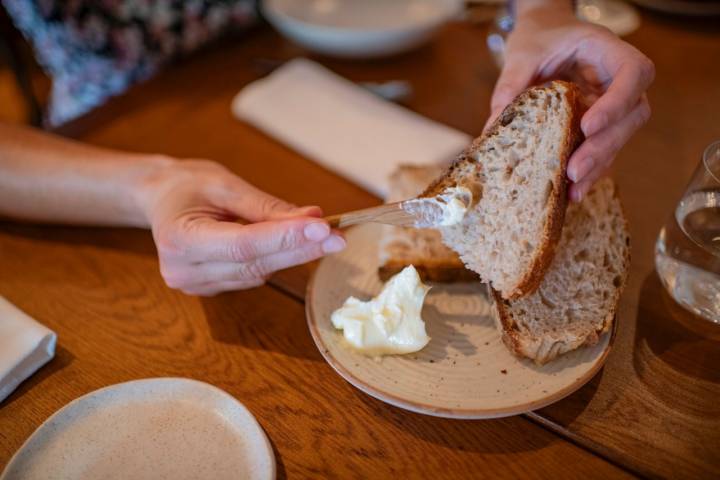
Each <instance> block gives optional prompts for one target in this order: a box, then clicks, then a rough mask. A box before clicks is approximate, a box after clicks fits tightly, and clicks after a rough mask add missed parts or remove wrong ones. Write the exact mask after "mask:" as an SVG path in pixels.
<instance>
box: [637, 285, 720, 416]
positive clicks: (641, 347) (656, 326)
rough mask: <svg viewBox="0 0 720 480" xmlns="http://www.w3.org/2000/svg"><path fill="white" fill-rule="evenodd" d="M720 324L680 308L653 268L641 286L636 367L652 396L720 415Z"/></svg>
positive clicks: (676, 406)
mask: <svg viewBox="0 0 720 480" xmlns="http://www.w3.org/2000/svg"><path fill="white" fill-rule="evenodd" d="M719 365H720V325H716V324H713V323H712V322H709V321H707V320H704V319H702V318H700V317H698V316H695V315H693V314H691V313H690V312H688V311H686V310H685V309H683V308H682V307H680V306H679V305H678V304H677V303H675V301H674V300H673V299H672V297H670V295H669V294H668V293H667V292H666V291H665V288H664V287H663V285H662V283H661V282H660V279H659V278H658V276H657V273H656V272H655V271H653V272H652V273H651V274H650V275H648V277H647V278H646V279H645V281H644V282H643V285H642V287H641V290H640V298H639V306H638V318H637V327H636V330H635V343H634V349H633V367H634V368H635V371H636V373H637V375H638V378H639V379H640V380H641V381H642V382H643V383H644V384H645V385H646V386H647V388H648V389H649V390H650V391H651V392H652V393H653V395H654V397H655V398H656V399H657V400H659V401H661V402H663V403H664V404H665V405H667V406H668V407H669V408H672V409H673V410H675V411H679V412H683V413H684V414H688V415H698V414H701V415H710V414H714V415H715V416H716V417H715V418H717V416H720V402H718V398H720V369H718V366H719Z"/></svg>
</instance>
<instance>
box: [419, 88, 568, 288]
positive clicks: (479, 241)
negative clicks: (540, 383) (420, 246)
mask: <svg viewBox="0 0 720 480" xmlns="http://www.w3.org/2000/svg"><path fill="white" fill-rule="evenodd" d="M580 116H581V107H580V99H579V91H578V88H577V86H575V85H574V84H571V83H568V82H560V81H555V82H552V83H550V84H549V85H548V86H544V87H533V88H530V89H528V90H526V91H525V92H523V93H522V94H520V95H519V96H518V97H517V98H516V99H515V100H514V101H513V102H512V103H511V104H510V105H509V106H508V107H507V108H505V110H504V111H503V113H502V114H501V115H500V116H499V117H498V119H497V120H496V121H495V123H494V124H493V125H492V126H491V127H490V129H489V130H488V131H487V132H486V133H485V134H483V135H482V136H481V137H479V138H478V139H476V140H475V141H474V142H473V143H472V145H471V146H470V147H469V148H468V149H467V150H466V151H465V152H464V153H463V154H462V155H461V156H460V157H459V158H458V159H457V160H456V161H455V162H454V163H453V164H452V166H451V167H450V168H449V169H448V170H447V171H446V172H445V174H444V175H443V176H442V177H441V178H439V179H438V180H436V181H435V182H434V183H433V184H432V185H431V186H430V187H429V188H428V189H427V190H426V191H425V192H424V193H423V195H422V196H435V195H438V194H440V193H442V192H443V191H444V190H445V189H446V188H449V187H453V186H456V185H462V186H465V187H467V188H469V189H470V190H471V191H473V193H474V195H475V196H476V197H479V199H476V203H474V205H473V206H471V208H470V209H469V210H468V212H467V214H466V215H465V218H464V219H463V221H462V222H460V223H458V224H456V225H452V226H448V227H442V228H441V231H442V234H443V240H444V242H445V243H446V244H447V245H448V246H450V247H452V248H453V249H454V250H455V251H456V252H458V253H459V254H460V258H461V259H462V260H463V261H464V262H465V265H467V267H468V268H470V269H471V270H474V271H475V272H477V273H478V274H479V275H480V278H481V279H482V280H483V281H485V282H489V283H491V284H492V286H493V288H495V289H496V290H498V291H500V292H501V295H502V296H503V298H518V297H521V296H524V295H527V294H529V293H531V292H533V291H534V290H535V289H536V288H537V287H538V285H539V284H540V281H541V279H542V278H543V275H544V274H545V271H546V270H547V268H548V266H549V265H550V262H551V261H552V258H553V254H554V248H555V245H556V244H557V241H558V239H559V238H560V232H561V229H562V225H563V217H564V215H565V208H566V206H567V198H566V196H567V193H566V189H567V180H566V177H565V168H566V165H567V160H568V158H569V157H570V155H571V153H572V152H573V150H574V149H575V147H576V146H577V144H578V143H579V141H580V139H581V132H580V127H579V123H580Z"/></svg>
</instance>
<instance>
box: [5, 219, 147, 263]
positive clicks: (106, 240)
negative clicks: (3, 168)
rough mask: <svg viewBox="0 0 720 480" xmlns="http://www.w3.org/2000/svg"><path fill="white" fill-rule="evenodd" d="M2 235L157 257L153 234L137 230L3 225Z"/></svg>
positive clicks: (8, 223) (21, 224) (18, 224)
mask: <svg viewBox="0 0 720 480" xmlns="http://www.w3.org/2000/svg"><path fill="white" fill-rule="evenodd" d="M0 233H7V234H9V235H13V236H16V237H23V238H27V239H31V240H41V241H43V242H50V243H61V244H65V245H91V246H94V247H98V248H103V249H109V250H118V251H122V252H131V253H136V254H140V255H152V256H155V255H156V250H155V243H154V242H153V239H152V235H151V234H150V232H148V231H146V230H140V229H135V228H90V227H67V226H57V225H29V224H23V223H12V222H0Z"/></svg>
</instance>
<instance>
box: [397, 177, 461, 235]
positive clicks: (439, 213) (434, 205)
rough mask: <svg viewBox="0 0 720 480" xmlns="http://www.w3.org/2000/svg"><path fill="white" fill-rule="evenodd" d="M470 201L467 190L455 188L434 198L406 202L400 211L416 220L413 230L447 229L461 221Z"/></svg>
mask: <svg viewBox="0 0 720 480" xmlns="http://www.w3.org/2000/svg"><path fill="white" fill-rule="evenodd" d="M472 199H473V194H472V192H471V191H470V190H469V189H468V188H466V187H461V186H455V187H449V188H446V189H445V190H443V191H442V193H440V194H439V195H437V196H435V197H423V198H415V199H411V200H406V201H404V202H403V203H402V209H403V210H405V211H406V212H407V213H409V214H410V215H413V216H414V217H415V218H416V221H415V225H414V226H415V228H437V227H448V226H450V225H455V224H457V223H460V222H461V221H462V219H463V218H464V217H465V213H466V212H467V209H468V207H469V206H470V204H471V203H472Z"/></svg>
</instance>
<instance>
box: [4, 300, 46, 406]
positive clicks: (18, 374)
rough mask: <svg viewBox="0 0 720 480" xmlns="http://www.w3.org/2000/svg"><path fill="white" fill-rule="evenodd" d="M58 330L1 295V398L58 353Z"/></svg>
mask: <svg viewBox="0 0 720 480" xmlns="http://www.w3.org/2000/svg"><path fill="white" fill-rule="evenodd" d="M56 341H57V336H56V335H55V332H53V331H52V330H49V329H48V328H47V327H45V326H43V325H41V324H39V323H38V322H36V321H35V320H33V319H32V318H30V317H29V316H28V315H26V314H25V313H23V312H22V311H20V310H19V309H18V308H17V307H15V305H13V304H12V303H10V302H8V301H7V300H5V299H4V298H3V297H0V402H2V401H3V400H5V398H6V397H7V396H8V395H10V394H11V393H12V391H13V390H15V388H17V386H18V385H20V383H21V382H22V381H23V380H25V379H26V378H28V377H29V376H30V375H32V374H33V373H35V372H36V371H37V369H38V368H40V367H42V366H43V365H45V364H46V363H47V362H48V361H50V359H52V358H53V357H54V356H55V342H56Z"/></svg>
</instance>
